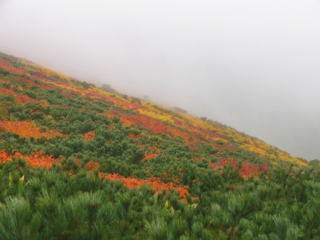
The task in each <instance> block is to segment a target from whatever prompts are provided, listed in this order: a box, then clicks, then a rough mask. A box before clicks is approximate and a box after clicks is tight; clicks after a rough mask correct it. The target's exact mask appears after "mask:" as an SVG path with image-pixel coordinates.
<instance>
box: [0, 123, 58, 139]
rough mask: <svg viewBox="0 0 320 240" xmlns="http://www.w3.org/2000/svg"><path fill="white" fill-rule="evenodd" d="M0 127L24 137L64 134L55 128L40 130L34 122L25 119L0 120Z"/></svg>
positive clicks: (49, 136)
mask: <svg viewBox="0 0 320 240" xmlns="http://www.w3.org/2000/svg"><path fill="white" fill-rule="evenodd" d="M0 129H3V130H5V131H8V132H12V133H14V134H17V135H19V136H21V137H26V138H31V137H33V138H42V137H44V138H54V137H62V136H64V135H63V134H61V133H59V132H57V131H55V130H48V131H45V132H42V131H40V129H39V128H38V127H37V126H36V125H35V124H34V123H32V122H27V121H0Z"/></svg>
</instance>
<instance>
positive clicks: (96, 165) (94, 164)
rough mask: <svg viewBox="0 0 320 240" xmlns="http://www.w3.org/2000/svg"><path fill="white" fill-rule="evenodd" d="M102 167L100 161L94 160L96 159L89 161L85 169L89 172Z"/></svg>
mask: <svg viewBox="0 0 320 240" xmlns="http://www.w3.org/2000/svg"><path fill="white" fill-rule="evenodd" d="M99 167H100V163H98V162H94V161H89V162H87V164H86V165H85V167H84V168H85V169H86V170H88V171H89V172H91V171H95V170H97V169H99Z"/></svg>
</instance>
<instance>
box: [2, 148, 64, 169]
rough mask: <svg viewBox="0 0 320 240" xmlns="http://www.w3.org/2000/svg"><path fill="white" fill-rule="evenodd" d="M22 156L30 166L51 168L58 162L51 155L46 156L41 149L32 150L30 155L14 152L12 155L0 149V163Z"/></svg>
mask: <svg viewBox="0 0 320 240" xmlns="http://www.w3.org/2000/svg"><path fill="white" fill-rule="evenodd" d="M14 158H15V159H19V158H23V159H24V160H26V162H27V163H28V164H29V165H30V166H32V167H43V168H51V167H52V166H53V165H54V164H57V163H58V162H59V160H58V159H55V158H53V157H51V156H46V155H44V153H43V152H42V151H38V152H34V153H32V154H31V155H29V156H27V155H23V154H21V153H18V152H16V153H15V154H13V155H10V154H7V153H6V152H5V151H0V163H5V162H8V161H12V160H13V159H14Z"/></svg>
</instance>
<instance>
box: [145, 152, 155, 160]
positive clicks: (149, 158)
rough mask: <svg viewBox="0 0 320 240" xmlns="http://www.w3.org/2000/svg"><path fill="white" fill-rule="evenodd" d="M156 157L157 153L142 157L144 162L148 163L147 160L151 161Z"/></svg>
mask: <svg viewBox="0 0 320 240" xmlns="http://www.w3.org/2000/svg"><path fill="white" fill-rule="evenodd" d="M156 157H158V154H157V153H146V154H145V155H144V160H145V161H148V160H151V159H153V158H156Z"/></svg>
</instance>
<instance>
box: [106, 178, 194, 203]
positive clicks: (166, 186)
mask: <svg viewBox="0 0 320 240" xmlns="http://www.w3.org/2000/svg"><path fill="white" fill-rule="evenodd" d="M100 177H101V178H105V179H109V180H111V181H121V182H123V184H124V185H125V186H126V187H127V188H141V187H142V186H143V185H145V184H147V185H149V186H150V187H151V188H152V189H153V190H154V191H155V192H158V193H161V192H163V191H167V192H168V191H171V190H173V191H176V192H178V193H179V196H180V197H181V198H185V197H186V195H188V194H189V191H188V188H187V187H185V186H176V185H175V184H173V183H164V182H162V181H161V180H160V179H159V178H149V179H137V178H126V177H123V176H121V175H119V174H116V173H113V174H108V175H105V174H103V173H100Z"/></svg>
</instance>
